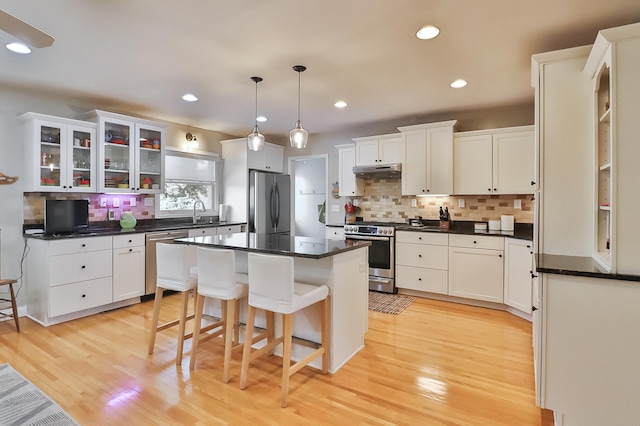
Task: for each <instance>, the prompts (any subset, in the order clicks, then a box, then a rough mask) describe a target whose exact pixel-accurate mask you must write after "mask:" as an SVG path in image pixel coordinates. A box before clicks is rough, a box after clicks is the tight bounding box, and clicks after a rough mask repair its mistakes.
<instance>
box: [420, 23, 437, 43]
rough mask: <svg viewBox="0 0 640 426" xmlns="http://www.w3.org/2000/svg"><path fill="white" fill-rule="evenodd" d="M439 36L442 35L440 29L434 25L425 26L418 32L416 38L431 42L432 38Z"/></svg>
mask: <svg viewBox="0 0 640 426" xmlns="http://www.w3.org/2000/svg"><path fill="white" fill-rule="evenodd" d="M438 34H440V28H438V27H436V26H434V25H425V26H424V27H422V28H420V29H419V30H418V32H417V33H416V37H418V38H419V39H420V40H431V39H432V38H436V37H438Z"/></svg>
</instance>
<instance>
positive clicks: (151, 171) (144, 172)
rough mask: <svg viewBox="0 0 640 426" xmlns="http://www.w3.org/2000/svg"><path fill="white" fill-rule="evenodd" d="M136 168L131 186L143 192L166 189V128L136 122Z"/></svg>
mask: <svg viewBox="0 0 640 426" xmlns="http://www.w3.org/2000/svg"><path fill="white" fill-rule="evenodd" d="M135 140H136V143H135V168H134V169H133V175H134V177H133V182H132V185H131V188H132V189H133V190H134V191H136V192H140V193H142V194H159V193H162V192H163V191H164V155H163V151H164V145H165V140H164V128H162V127H157V126H151V125H148V124H136V139H135Z"/></svg>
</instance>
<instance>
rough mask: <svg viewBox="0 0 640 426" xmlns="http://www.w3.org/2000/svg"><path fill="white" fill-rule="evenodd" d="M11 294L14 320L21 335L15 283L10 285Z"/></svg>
mask: <svg viewBox="0 0 640 426" xmlns="http://www.w3.org/2000/svg"><path fill="white" fill-rule="evenodd" d="M9 292H10V293H11V308H12V309H13V320H14V321H15V322H16V330H17V331H18V333H20V322H18V306H17V305H16V295H15V294H14V292H13V283H9Z"/></svg>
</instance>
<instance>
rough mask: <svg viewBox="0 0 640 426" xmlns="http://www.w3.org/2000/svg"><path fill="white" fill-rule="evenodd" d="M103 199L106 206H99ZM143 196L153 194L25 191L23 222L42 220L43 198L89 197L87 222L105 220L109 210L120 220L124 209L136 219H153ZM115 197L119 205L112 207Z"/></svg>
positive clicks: (30, 222) (150, 208)
mask: <svg viewBox="0 0 640 426" xmlns="http://www.w3.org/2000/svg"><path fill="white" fill-rule="evenodd" d="M103 198H104V199H105V200H106V202H107V207H100V200H101V199H103ZM145 198H152V199H154V196H153V195H141V194H131V195H126V194H81V193H77V194H66V193H65V194H63V193H48V192H26V193H24V196H23V203H22V205H23V208H24V224H25V225H33V224H41V223H43V222H44V200H46V199H50V200H80V199H89V222H101V221H106V220H107V214H108V211H109V210H114V212H115V217H116V220H120V215H121V214H122V212H124V211H130V212H132V213H133V215H134V216H135V218H136V219H153V218H154V215H155V207H154V205H153V204H152V205H151V206H145V205H144V200H145ZM115 199H117V200H118V201H117V202H118V203H119V205H120V206H119V207H114V206H113V205H114V200H115ZM132 199H135V204H136V205H135V206H132V205H131V200H132ZM154 201H155V200H154Z"/></svg>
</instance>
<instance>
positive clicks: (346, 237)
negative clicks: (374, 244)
mask: <svg viewBox="0 0 640 426" xmlns="http://www.w3.org/2000/svg"><path fill="white" fill-rule="evenodd" d="M344 238H345V239H346V240H364V241H390V240H391V237H364V236H360V235H349V234H347V235H345V236H344Z"/></svg>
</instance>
